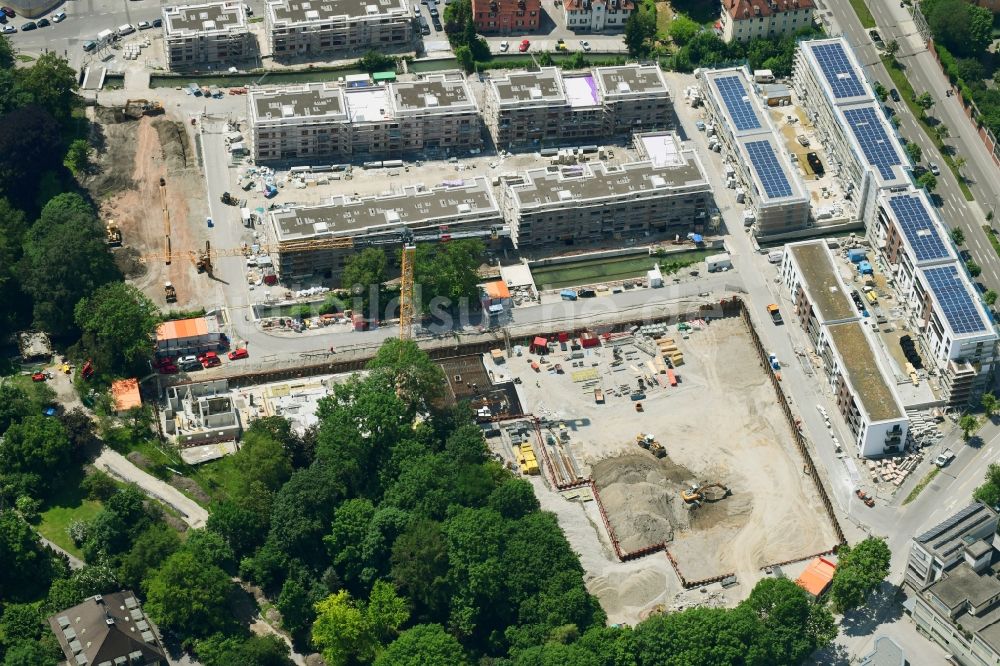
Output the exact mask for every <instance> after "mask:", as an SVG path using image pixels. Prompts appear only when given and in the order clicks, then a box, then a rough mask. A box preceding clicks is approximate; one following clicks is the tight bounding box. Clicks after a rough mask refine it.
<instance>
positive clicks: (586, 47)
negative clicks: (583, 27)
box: [580, 39, 590, 51]
mask: <svg viewBox="0 0 1000 666" xmlns="http://www.w3.org/2000/svg"><path fill="white" fill-rule="evenodd" d="M580 48H581V49H583V50H584V51H589V50H590V42H588V41H587V40H585V39H581V40H580Z"/></svg>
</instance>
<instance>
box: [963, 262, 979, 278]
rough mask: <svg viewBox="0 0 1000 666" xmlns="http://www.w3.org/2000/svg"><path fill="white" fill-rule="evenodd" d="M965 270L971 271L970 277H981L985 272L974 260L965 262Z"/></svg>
mask: <svg viewBox="0 0 1000 666" xmlns="http://www.w3.org/2000/svg"><path fill="white" fill-rule="evenodd" d="M965 270H967V271H969V275H971V276H972V277H979V275H980V274H981V273H982V272H983V269H982V267H981V266H980V265H979V264H977V263H976V262H974V261H973V260H972V259H969V260H967V261H966V262H965Z"/></svg>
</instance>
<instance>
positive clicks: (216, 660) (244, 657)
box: [194, 634, 295, 666]
mask: <svg viewBox="0 0 1000 666" xmlns="http://www.w3.org/2000/svg"><path fill="white" fill-rule="evenodd" d="M194 651H195V654H196V655H198V661H199V662H201V663H202V664H203V665H204V666H235V665H236V664H239V666H292V665H293V664H294V663H295V662H293V661H292V660H291V658H290V657H289V648H288V644H287V643H285V641H283V640H281V639H280V638H278V637H277V636H274V635H267V636H250V637H249V638H244V637H243V636H227V635H225V634H213V635H211V636H209V637H208V638H203V639H201V640H199V641H195V644H194Z"/></svg>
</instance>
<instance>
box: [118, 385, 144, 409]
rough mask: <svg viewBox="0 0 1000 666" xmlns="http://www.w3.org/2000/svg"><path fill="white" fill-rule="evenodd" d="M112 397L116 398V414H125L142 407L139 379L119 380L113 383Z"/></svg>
mask: <svg viewBox="0 0 1000 666" xmlns="http://www.w3.org/2000/svg"><path fill="white" fill-rule="evenodd" d="M111 397H112V398H114V402H115V412H117V413H118V414H123V413H125V412H127V411H128V410H130V409H132V408H133V407H142V397H141V396H140V395H139V380H138V379H119V380H118V381H115V382H111Z"/></svg>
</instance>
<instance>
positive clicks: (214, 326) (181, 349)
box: [156, 317, 222, 356]
mask: <svg viewBox="0 0 1000 666" xmlns="http://www.w3.org/2000/svg"><path fill="white" fill-rule="evenodd" d="M221 340H222V331H221V330H220V329H219V322H218V320H216V319H215V317H194V318H191V319H174V320H172V321H166V322H163V323H162V324H160V325H159V326H157V327H156V353H157V355H159V356H184V355H186V354H199V353H201V352H205V351H213V350H216V349H218V347H219V343H220V342H221Z"/></svg>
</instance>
